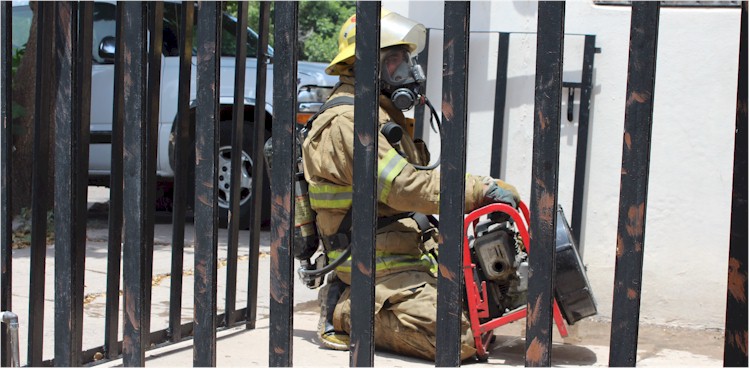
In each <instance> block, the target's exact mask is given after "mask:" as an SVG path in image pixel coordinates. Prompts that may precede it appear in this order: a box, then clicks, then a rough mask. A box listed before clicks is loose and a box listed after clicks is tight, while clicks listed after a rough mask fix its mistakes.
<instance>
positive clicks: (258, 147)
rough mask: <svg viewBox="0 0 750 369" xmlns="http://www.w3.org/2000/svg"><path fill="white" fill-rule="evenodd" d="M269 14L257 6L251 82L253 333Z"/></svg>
mask: <svg viewBox="0 0 750 369" xmlns="http://www.w3.org/2000/svg"><path fill="white" fill-rule="evenodd" d="M270 14H271V3H270V2H268V1H261V2H260V14H259V18H258V32H259V33H258V48H257V50H258V55H257V58H256V60H257V68H256V78H255V106H256V107H258V108H256V109H255V125H254V126H253V146H252V147H253V153H252V156H253V163H254V165H253V193H252V197H251V201H252V202H253V205H252V206H253V208H252V212H251V213H250V260H249V261H248V276H247V278H248V279H247V309H246V310H245V311H246V318H245V322H246V325H245V328H247V329H255V318H256V316H257V313H258V264H259V260H258V259H259V257H260V221H261V214H262V213H261V210H262V204H263V201H262V198H261V197H262V196H263V188H265V183H263V182H264V181H263V178H264V177H265V176H264V175H263V172H264V170H265V169H264V168H265V165H264V164H263V163H265V160H266V159H265V156H264V155H263V145H264V144H265V142H264V140H265V127H266V110H265V109H261V108H260V107H264V106H266V84H267V82H268V81H267V78H266V76H267V74H266V73H267V70H268V65H267V64H266V63H267V61H268V32H269V20H270Z"/></svg>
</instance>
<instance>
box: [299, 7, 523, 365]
mask: <svg viewBox="0 0 750 369" xmlns="http://www.w3.org/2000/svg"><path fill="white" fill-rule="evenodd" d="M355 32H356V17H355V16H352V17H350V18H349V19H348V20H347V21H346V22H345V23H344V24H343V26H342V27H341V31H340V33H339V40H338V43H339V53H338V55H336V57H335V58H334V59H333V60H332V61H331V63H330V65H329V66H328V68H327V69H326V73H328V74H330V75H338V76H340V77H339V79H340V82H339V83H338V84H337V85H336V87H335V88H334V91H333V92H332V94H331V97H330V98H329V102H330V101H332V100H335V99H337V98H339V97H341V96H348V97H349V103H343V104H340V105H337V106H333V107H330V108H327V109H325V110H324V111H323V112H322V113H320V114H319V115H318V116H317V117H316V118H315V119H314V120H313V121H312V125H311V127H309V131H308V135H307V137H306V138H305V140H304V142H303V144H302V157H303V167H304V172H305V179H306V180H307V181H308V183H309V190H310V204H311V206H312V208H313V209H314V210H315V211H316V213H317V217H316V223H317V227H318V230H319V232H320V234H321V239H322V241H323V245H324V247H325V251H326V252H327V254H328V257H329V259H330V260H334V259H336V258H337V257H338V256H340V255H341V254H342V252H343V249H344V248H345V247H347V246H349V245H348V244H347V245H344V244H343V243H346V242H341V239H342V237H340V236H341V231H342V230H341V226H342V223H344V222H351V220H346V219H345V218H346V217H351V213H350V208H351V205H352V171H353V167H354V162H353V150H354V149H353V144H354V107H353V105H352V101H353V97H354V70H355V66H354V60H355V57H354V48H355V45H354V41H355ZM425 35H426V31H425V27H424V26H423V25H422V24H419V23H417V22H414V21H412V20H410V19H408V18H405V17H403V16H401V15H399V14H397V13H394V12H389V11H387V10H383V11H382V13H381V52H380V54H381V55H380V59H381V61H380V62H381V77H380V78H381V95H380V97H379V99H380V108H379V112H378V113H379V119H378V125H379V128H382V127H384V126H386V125H389V124H391V125H392V124H393V123H395V124H397V125H398V126H399V127H400V128H402V132H403V133H402V136H401V139H400V140H398V141H397V142H395V143H394V142H393V140H391V142H389V140H388V138H386V136H385V135H384V134H383V133H382V131H381V133H379V134H378V152H377V156H378V173H377V177H378V179H377V181H378V185H377V191H378V193H377V197H378V217H379V218H378V224H379V226H378V230H377V238H376V242H375V243H376V246H375V248H376V250H375V252H376V272H375V277H376V279H375V323H374V324H375V337H374V338H375V346H376V347H377V348H378V349H383V350H387V351H392V352H396V353H399V354H403V355H408V356H413V357H418V358H423V359H427V360H434V358H435V334H436V320H437V319H436V314H437V311H436V306H437V290H436V286H437V279H436V276H437V275H436V271H437V270H436V269H437V268H436V265H437V263H436V260H435V257H434V255H436V254H437V250H436V247H437V242H436V230H435V229H434V228H433V229H429V228H430V227H429V226H428V227H425V226H424V225H423V226H422V227H420V224H423V223H424V222H423V221H420V219H417V217H416V215H415V216H411V214H412V213H422V214H436V213H438V212H439V209H438V207H439V203H440V173H439V172H438V171H437V170H434V169H429V168H425V166H427V165H428V164H429V161H430V158H429V153H428V151H427V149H426V146H425V144H424V142H423V141H421V140H417V141H414V140H413V139H412V137H411V135H410V134H409V130H410V129H409V128H410V127H411V126H412V125H413V120H411V119H409V118H405V117H404V114H403V111H407V110H409V109H411V108H412V107H413V106H414V105H415V104H416V103H417V100H418V99H419V93H420V91H419V85H420V82H423V78H424V76H423V75H421V76H420V74H422V72H421V68H418V66H417V65H416V63H415V60H414V56H416V54H417V53H419V52H420V51H421V50H422V49H423V47H424V43H425ZM338 100H341V99H340V98H339V99H338ZM419 168H421V169H419ZM465 198H466V203H465V209H466V211H471V210H474V209H476V208H478V207H481V206H484V205H486V204H489V203H493V202H503V203H507V204H511V205H513V206H514V207H515V206H516V205H517V204H518V202H519V196H518V192H517V191H516V189H515V188H514V187H513V186H511V185H509V184H506V183H504V182H503V181H500V180H496V179H493V178H490V177H486V176H475V175H467V177H466V189H465ZM344 224H350V223H344ZM421 228H422V229H421ZM424 228H428V229H424ZM344 231H348V229H346V230H344ZM426 232H429V233H426ZM343 239H344V240H346V239H347V238H346V237H344V238H343ZM350 283H351V260H348V261H346V262H344V263H343V264H341V265H339V266H338V267H336V269H335V273H332V274H330V275H329V276H328V280H327V283H326V285H325V286H324V287H323V288H322V289H321V290H320V293H319V302H320V304H321V318H320V323H319V327H318V338H319V339H320V341H321V345H322V346H324V347H327V348H331V349H336V350H348V349H349V335H348V334H349V332H350V327H351V312H350V308H351V302H350V300H349V296H350V286H349V285H350ZM461 326H462V340H461V341H462V344H461V358H462V359H467V358H470V357H473V356H474V354H475V353H476V350H475V348H474V340H473V337H472V334H471V330H470V324H469V321H468V319H467V317H466V314H464V316H463V317H462V321H461Z"/></svg>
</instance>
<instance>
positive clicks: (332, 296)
mask: <svg viewBox="0 0 750 369" xmlns="http://www.w3.org/2000/svg"><path fill="white" fill-rule="evenodd" d="M344 288H346V285H345V284H344V283H343V282H341V281H340V280H339V279H338V278H336V276H335V275H334V274H331V275H329V277H328V281H327V283H326V284H325V286H323V287H322V288H321V289H320V291H319V292H318V303H319V304H320V320H319V321H318V338H319V339H320V343H321V345H322V346H323V347H326V348H329V349H332V350H339V351H348V350H349V335H348V334H346V333H345V332H337V331H336V330H335V329H334V327H333V310H334V309H335V308H336V303H337V302H338V301H339V297H341V293H342V292H343V291H344Z"/></svg>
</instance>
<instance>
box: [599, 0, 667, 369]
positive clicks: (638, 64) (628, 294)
mask: <svg viewBox="0 0 750 369" xmlns="http://www.w3.org/2000/svg"><path fill="white" fill-rule="evenodd" d="M632 12H633V13H632V18H631V24H630V56H629V61H628V87H627V94H626V97H627V101H626V103H625V127H624V133H623V147H622V171H621V173H622V175H621V179H620V210H619V222H618V226H617V257H616V262H615V281H614V292H613V300H612V333H611V336H610V337H611V338H610V345H609V347H610V351H609V365H610V366H635V358H636V349H637V346H638V317H639V315H640V305H641V286H642V281H641V279H642V274H643V246H644V244H643V241H644V238H645V233H646V232H645V231H646V200H647V197H648V196H647V195H648V170H649V157H650V149H651V125H652V122H653V106H654V83H655V79H656V77H655V75H656V46H657V38H658V31H659V3H658V2H650V1H634V2H633V10H632Z"/></svg>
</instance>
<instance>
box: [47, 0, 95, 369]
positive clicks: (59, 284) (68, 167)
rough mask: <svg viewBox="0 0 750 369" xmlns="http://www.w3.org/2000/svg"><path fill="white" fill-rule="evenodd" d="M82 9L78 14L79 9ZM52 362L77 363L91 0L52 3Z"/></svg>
mask: <svg viewBox="0 0 750 369" xmlns="http://www.w3.org/2000/svg"><path fill="white" fill-rule="evenodd" d="M79 11H80V13H79ZM55 19H56V21H55V52H56V58H55V69H56V70H57V71H58V73H59V74H58V76H57V78H56V79H55V90H56V97H55V215H56V216H55V365H56V366H68V367H70V366H79V365H81V351H82V335H83V283H84V270H85V258H86V196H87V191H88V187H87V185H88V156H89V155H88V153H89V131H90V128H89V124H90V117H89V115H90V111H91V48H90V47H86V46H85V45H90V44H91V42H92V30H93V3H90V2H86V3H81V4H78V3H74V2H68V1H65V2H63V1H61V2H56V3H55Z"/></svg>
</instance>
